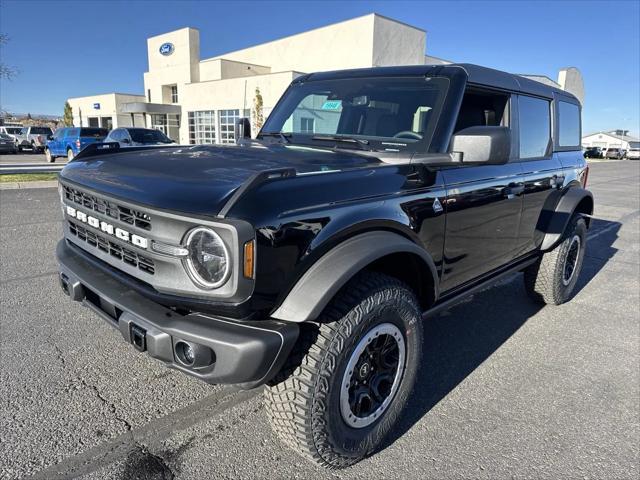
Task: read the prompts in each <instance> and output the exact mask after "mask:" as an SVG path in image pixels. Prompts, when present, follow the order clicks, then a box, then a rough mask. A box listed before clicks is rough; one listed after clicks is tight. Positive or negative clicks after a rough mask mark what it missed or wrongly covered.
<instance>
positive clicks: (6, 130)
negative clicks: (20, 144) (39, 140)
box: [0, 125, 22, 143]
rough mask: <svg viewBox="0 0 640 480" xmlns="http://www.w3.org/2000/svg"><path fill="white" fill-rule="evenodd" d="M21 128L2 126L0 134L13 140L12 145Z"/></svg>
mask: <svg viewBox="0 0 640 480" xmlns="http://www.w3.org/2000/svg"><path fill="white" fill-rule="evenodd" d="M20 130H22V127H16V126H11V125H3V126H1V127H0V133H3V134H5V135H9V136H10V137H11V138H12V139H13V143H16V136H17V135H19V134H20Z"/></svg>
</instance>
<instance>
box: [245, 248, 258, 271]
mask: <svg viewBox="0 0 640 480" xmlns="http://www.w3.org/2000/svg"><path fill="white" fill-rule="evenodd" d="M254 249H255V240H251V241H249V242H247V243H245V244H244V276H245V278H253V268H254V265H253V264H254V260H255V258H256V257H255V251H254Z"/></svg>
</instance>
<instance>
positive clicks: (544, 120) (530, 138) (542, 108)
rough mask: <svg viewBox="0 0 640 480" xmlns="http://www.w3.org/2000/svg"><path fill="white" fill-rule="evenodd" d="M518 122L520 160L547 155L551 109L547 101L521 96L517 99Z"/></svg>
mask: <svg viewBox="0 0 640 480" xmlns="http://www.w3.org/2000/svg"><path fill="white" fill-rule="evenodd" d="M518 110H519V115H518V118H519V120H520V122H519V127H520V158H538V157H544V156H546V155H547V149H548V148H549V141H550V139H551V115H550V112H551V109H550V103H549V101H548V100H543V99H541V98H534V97H527V96H524V95H521V96H520V97H519V98H518Z"/></svg>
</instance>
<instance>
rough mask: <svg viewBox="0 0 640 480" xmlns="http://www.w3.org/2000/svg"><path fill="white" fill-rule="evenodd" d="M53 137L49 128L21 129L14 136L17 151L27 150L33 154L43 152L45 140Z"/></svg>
mask: <svg viewBox="0 0 640 480" xmlns="http://www.w3.org/2000/svg"><path fill="white" fill-rule="evenodd" d="M51 135H53V132H52V131H51V129H50V128H49V127H22V129H21V130H20V133H18V134H17V135H16V142H17V144H18V151H21V150H22V149H24V148H29V149H31V150H33V151H34V152H42V151H44V148H45V145H46V144H47V139H48V138H49V137H50V136H51Z"/></svg>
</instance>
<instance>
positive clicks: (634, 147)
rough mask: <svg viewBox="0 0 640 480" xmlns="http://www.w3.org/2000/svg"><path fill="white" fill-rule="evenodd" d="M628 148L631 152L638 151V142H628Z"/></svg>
mask: <svg viewBox="0 0 640 480" xmlns="http://www.w3.org/2000/svg"><path fill="white" fill-rule="evenodd" d="M629 148H630V149H631V150H638V149H639V148H640V142H629Z"/></svg>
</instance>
